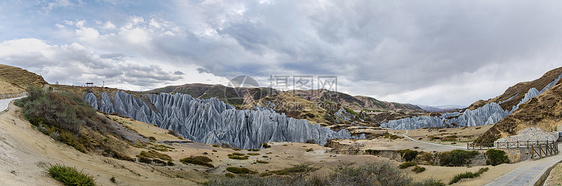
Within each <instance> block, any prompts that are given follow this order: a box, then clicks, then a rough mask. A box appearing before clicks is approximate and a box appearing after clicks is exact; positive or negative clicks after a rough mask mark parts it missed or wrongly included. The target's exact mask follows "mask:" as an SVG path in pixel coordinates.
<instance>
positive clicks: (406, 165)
mask: <svg viewBox="0 0 562 186" xmlns="http://www.w3.org/2000/svg"><path fill="white" fill-rule="evenodd" d="M417 165H418V164H417V163H415V162H404V163H402V164H400V165H399V166H398V168H400V169H405V168H408V167H411V166H417Z"/></svg>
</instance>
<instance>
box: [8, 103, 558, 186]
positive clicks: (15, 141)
mask: <svg viewBox="0 0 562 186" xmlns="http://www.w3.org/2000/svg"><path fill="white" fill-rule="evenodd" d="M19 112H21V111H20V109H19V108H17V107H15V106H14V105H13V104H10V108H9V110H8V111H7V112H5V113H3V114H1V115H0V182H2V185H60V183H58V182H57V181H55V180H53V179H51V178H50V177H49V176H48V175H47V174H46V173H45V166H46V165H48V164H57V163H59V164H64V165H67V166H73V167H76V168H78V169H83V171H84V172H86V173H88V174H90V175H93V176H94V177H95V179H96V182H97V183H98V184H100V185H113V183H111V182H110V181H109V178H111V177H112V176H115V178H116V180H117V185H156V184H160V185H162V184H164V185H195V184H196V182H203V181H206V180H208V179H209V178H210V177H212V175H223V174H224V173H226V171H225V169H226V167H231V166H232V167H245V168H249V169H251V170H255V171H258V172H264V171H271V170H279V169H283V168H288V167H291V166H292V165H295V164H301V163H310V164H313V165H314V166H317V167H321V169H320V170H318V171H316V172H314V173H313V174H314V175H327V174H329V173H330V172H331V168H333V167H335V166H337V165H340V164H341V162H342V161H343V162H355V163H357V164H363V163H366V162H370V161H381V160H388V159H386V158H379V157H375V156H371V155H342V154H332V153H326V152H325V150H326V149H327V148H326V147H323V146H320V145H317V144H305V143H290V142H275V143H270V144H271V145H272V147H271V148H268V149H261V150H260V151H257V152H254V151H248V150H239V151H236V150H235V149H232V148H222V147H213V146H212V145H210V144H201V143H174V144H164V143H162V141H165V140H174V141H178V140H180V139H178V137H175V136H173V135H170V134H168V131H167V130H165V129H161V128H158V127H156V126H154V125H150V124H146V123H142V122H138V121H135V120H131V119H128V118H120V117H117V116H110V117H112V118H114V119H116V120H118V121H119V122H121V123H123V125H125V126H127V127H129V128H131V129H133V130H135V131H137V132H138V133H140V134H142V135H144V136H147V137H150V136H152V137H154V138H156V142H154V143H152V144H151V145H149V147H150V146H154V145H166V146H169V147H172V148H171V150H170V151H168V152H163V153H165V154H168V155H170V156H171V157H172V159H173V160H174V163H176V166H154V165H147V164H143V163H134V162H128V161H122V160H116V159H113V158H106V157H102V156H99V155H96V154H84V153H81V152H78V151H76V150H75V149H74V148H72V147H69V146H67V145H64V144H61V143H59V142H56V141H54V140H53V139H51V138H50V137H48V136H46V135H44V134H42V133H40V132H39V131H37V130H36V129H33V127H32V126H31V125H30V124H29V122H27V121H26V120H25V119H23V118H22V116H21V114H20V113H19ZM484 128H485V127H482V128H480V129H481V130H480V129H475V127H474V129H471V128H465V129H446V131H442V132H439V131H438V130H435V131H431V132H433V133H430V134H424V132H429V131H427V129H420V130H409V132H408V136H412V137H413V138H416V137H422V138H423V136H426V135H428V136H430V135H449V134H443V133H452V134H454V133H457V134H456V135H457V136H461V135H466V136H468V135H477V134H478V133H479V132H482V130H485V129H484ZM424 130H426V131H424ZM394 132H396V133H398V134H400V132H402V133H405V131H394ZM422 141H423V139H422ZM427 141H429V142H432V143H433V142H435V141H430V140H427ZM340 142H341V143H344V144H345V143H361V144H363V145H365V146H364V147H362V148H363V149H379V150H385V149H386V150H400V149H414V147H417V148H416V150H424V151H439V150H445V149H439V148H438V146H436V145H431V144H425V143H419V142H415V141H411V140H408V139H405V138H404V139H396V140H390V139H384V138H379V139H374V140H340ZM444 143H449V142H444ZM147 148H148V147H147ZM310 148H312V149H313V150H312V151H309V152H306V151H307V149H310ZM142 150H145V151H146V150H147V149H142V148H131V149H130V152H127V153H128V154H129V155H130V156H131V157H134V156H135V155H136V154H138V153H140V151H142ZM233 152H238V153H245V154H247V153H258V154H259V155H253V156H250V157H249V159H248V160H234V159H228V156H227V155H228V154H230V153H233ZM196 155H205V156H208V157H209V158H211V159H212V160H213V162H212V164H213V165H214V166H215V168H212V169H211V168H206V167H202V166H195V165H183V164H182V163H180V162H179V159H182V158H185V157H189V156H196ZM256 160H261V161H267V162H268V164H260V163H256ZM392 162H393V163H394V164H396V165H398V164H400V163H399V162H396V161H392ZM532 163H533V161H524V162H521V163H517V164H502V165H498V166H494V167H493V166H488V167H489V168H490V170H489V171H488V172H486V173H484V174H483V175H482V176H480V177H479V178H476V179H473V180H466V181H463V182H460V183H457V184H456V185H483V184H485V183H488V182H491V181H492V180H494V179H495V178H496V177H499V176H501V175H503V174H505V173H508V172H510V171H511V170H513V169H516V168H517V167H519V166H522V165H527V164H532ZM422 166H423V167H426V171H424V172H422V173H419V174H416V173H414V172H412V171H411V169H412V168H408V169H405V171H406V172H408V173H409V174H410V175H411V176H412V177H413V178H414V179H415V180H417V181H421V180H424V179H427V178H433V179H436V180H441V181H443V182H444V183H448V182H449V180H450V179H451V178H452V177H453V176H454V175H456V174H460V173H463V172H466V171H471V172H476V171H478V169H480V168H482V167H483V166H477V167H469V168H467V167H439V166H425V165H422ZM561 169H562V168H561ZM554 172H556V171H553V173H554Z"/></svg>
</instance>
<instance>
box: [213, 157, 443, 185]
mask: <svg viewBox="0 0 562 186" xmlns="http://www.w3.org/2000/svg"><path fill="white" fill-rule="evenodd" d="M352 165H353V164H352V163H345V162H343V163H342V164H341V165H340V166H338V167H336V168H334V169H332V172H331V173H330V174H328V175H327V176H309V174H310V173H311V172H312V171H315V170H316V168H313V167H310V166H308V168H304V171H299V172H298V173H297V174H290V176H267V175H272V173H271V172H266V173H265V174H266V175H264V173H262V174H261V175H260V176H255V175H249V174H246V175H243V176H236V177H235V176H234V175H226V174H225V176H224V177H215V178H214V179H212V180H210V181H209V182H207V183H205V185H213V186H215V185H225V186H226V185H228V186H230V185H431V186H442V185H445V184H443V183H442V182H440V181H435V180H432V179H427V180H424V181H422V182H413V180H412V179H411V178H410V177H409V176H408V174H407V173H405V172H403V171H400V170H399V169H398V168H397V167H396V166H394V165H393V164H392V163H390V162H388V161H376V162H370V163H367V164H364V165H361V166H357V167H355V166H352ZM302 169H303V168H302V167H301V168H300V170H302Z"/></svg>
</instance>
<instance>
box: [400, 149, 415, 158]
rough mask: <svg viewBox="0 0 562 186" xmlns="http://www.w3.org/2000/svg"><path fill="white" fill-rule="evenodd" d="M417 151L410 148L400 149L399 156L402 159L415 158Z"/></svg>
mask: <svg viewBox="0 0 562 186" xmlns="http://www.w3.org/2000/svg"><path fill="white" fill-rule="evenodd" d="M418 153H419V152H418V151H415V150H410V149H404V150H400V156H402V159H403V160H404V161H412V160H414V159H416V156H417V155H418Z"/></svg>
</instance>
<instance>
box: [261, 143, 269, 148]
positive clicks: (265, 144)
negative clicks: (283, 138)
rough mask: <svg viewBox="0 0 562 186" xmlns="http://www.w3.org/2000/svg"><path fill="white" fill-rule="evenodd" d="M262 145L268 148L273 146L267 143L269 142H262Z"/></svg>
mask: <svg viewBox="0 0 562 186" xmlns="http://www.w3.org/2000/svg"><path fill="white" fill-rule="evenodd" d="M261 147H263V148H266V149H267V148H271V145H269V144H267V143H262V144H261Z"/></svg>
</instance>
